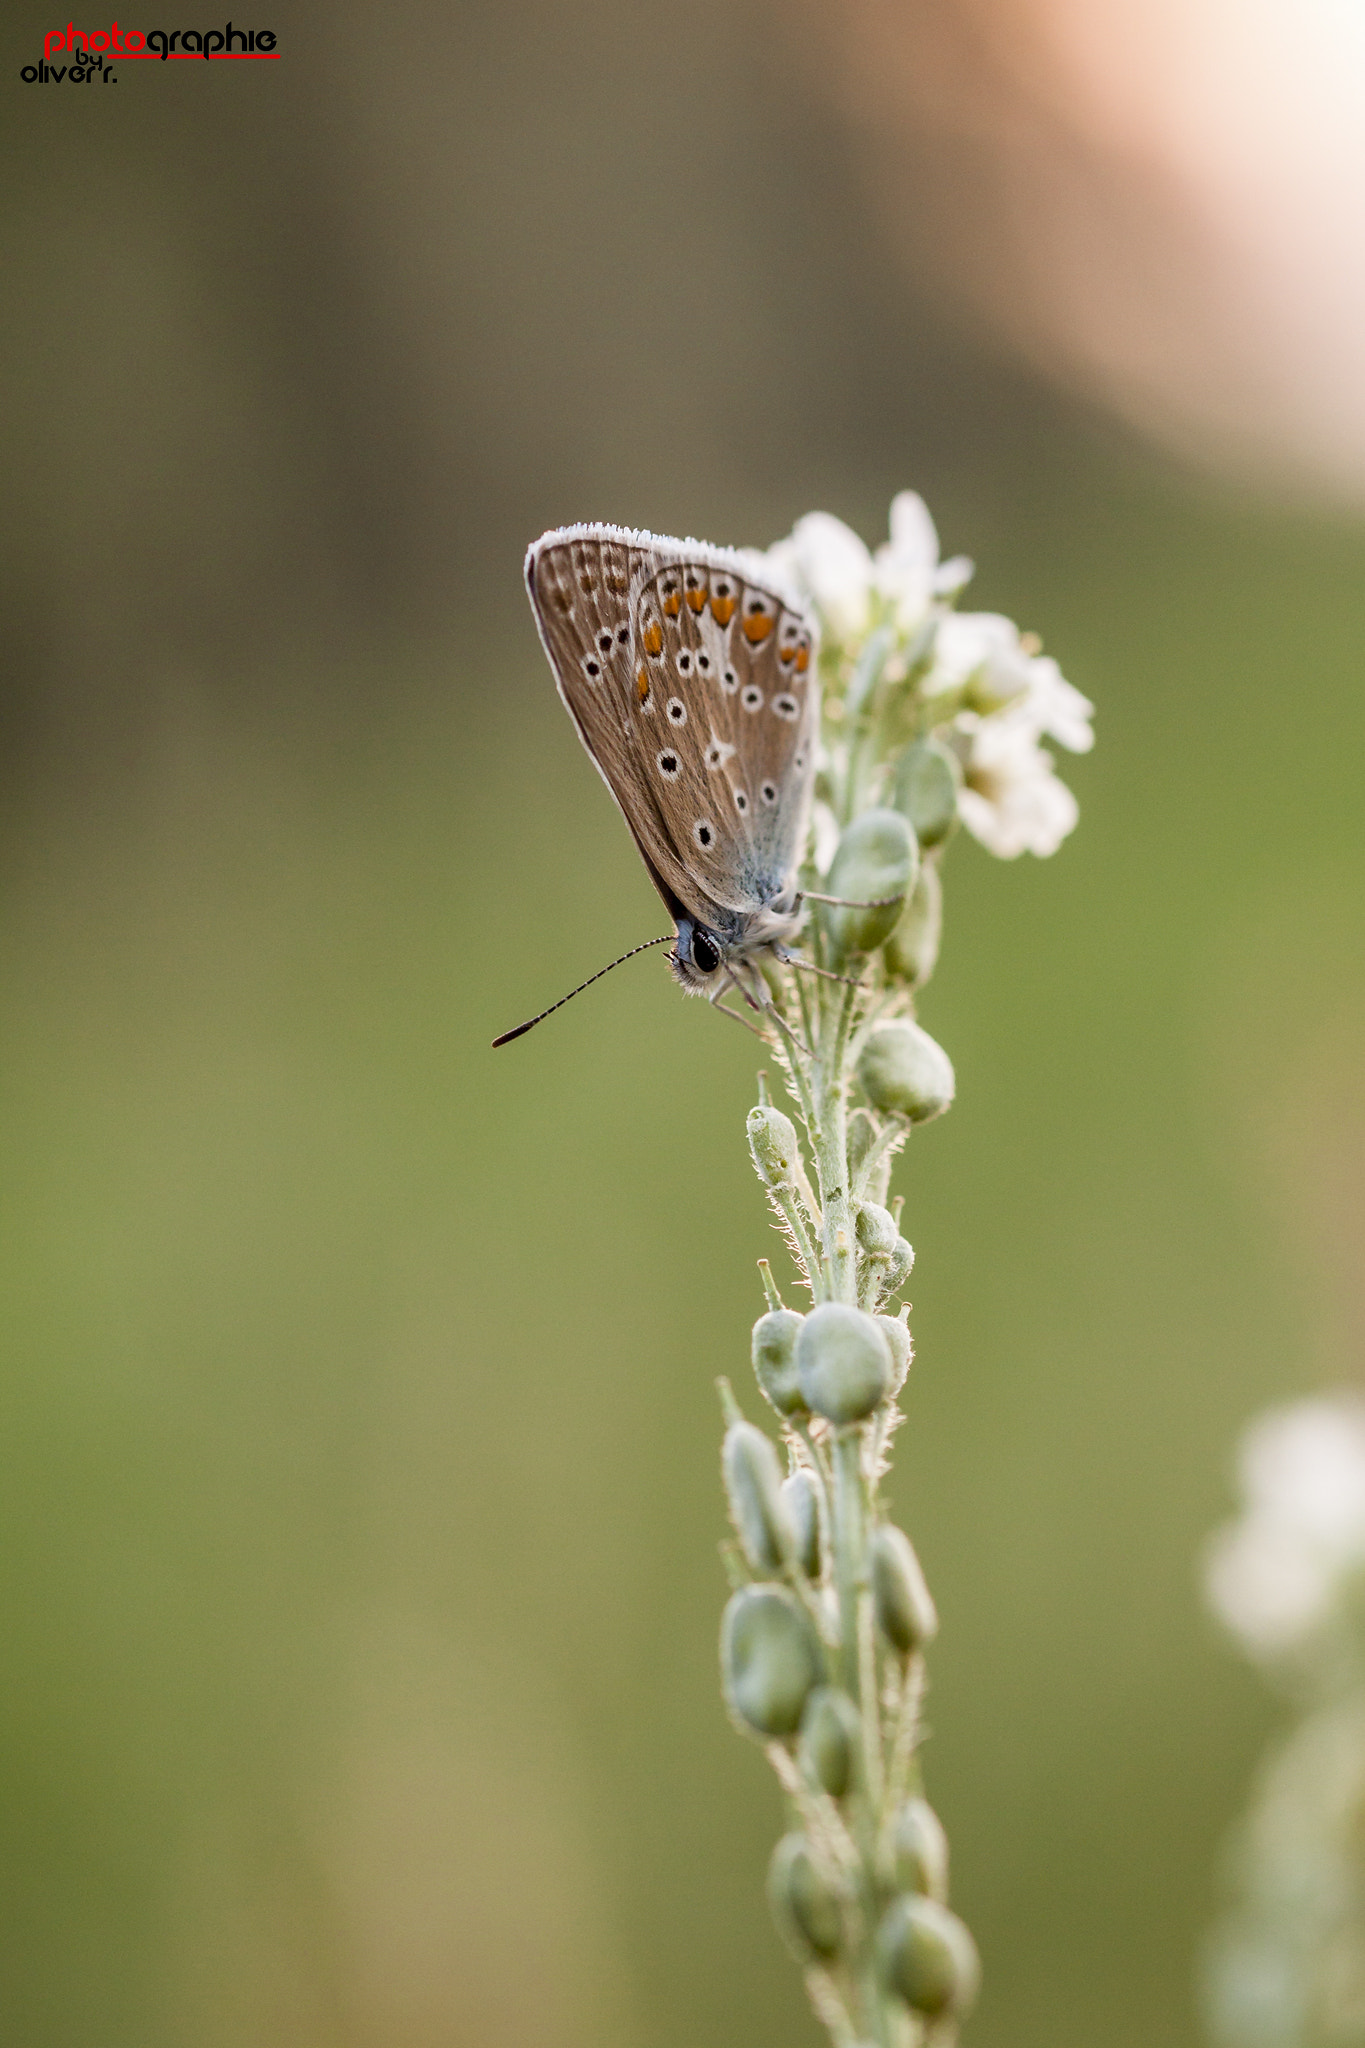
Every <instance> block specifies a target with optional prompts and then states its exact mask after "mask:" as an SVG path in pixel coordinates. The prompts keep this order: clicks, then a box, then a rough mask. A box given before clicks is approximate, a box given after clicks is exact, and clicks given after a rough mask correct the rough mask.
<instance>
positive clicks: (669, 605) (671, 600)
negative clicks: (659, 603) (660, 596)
mask: <svg viewBox="0 0 1365 2048" xmlns="http://www.w3.org/2000/svg"><path fill="white" fill-rule="evenodd" d="M664 610H665V611H666V612H667V614H668V616H669V618H670V619H676V618H677V616H678V613H679V612H680V611H681V610H682V592H681V591H680V590H670V592H669V593H668V596H667V597H666V598H665V599H664Z"/></svg>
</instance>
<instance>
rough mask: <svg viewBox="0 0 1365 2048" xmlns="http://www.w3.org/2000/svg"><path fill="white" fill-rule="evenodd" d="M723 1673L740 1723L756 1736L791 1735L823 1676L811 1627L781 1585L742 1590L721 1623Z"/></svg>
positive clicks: (733, 1711) (728, 1608)
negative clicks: (821, 1675) (816, 1683)
mask: <svg viewBox="0 0 1365 2048" xmlns="http://www.w3.org/2000/svg"><path fill="white" fill-rule="evenodd" d="M720 1669H721V1683H722V1685H723V1686H724V1688H725V1698H726V1700H727V1702H728V1704H729V1707H730V1711H731V1712H732V1713H733V1714H734V1715H735V1717H736V1719H738V1720H741V1721H743V1722H744V1723H745V1724H746V1726H747V1727H749V1728H751V1729H752V1730H753V1732H754V1733H755V1734H756V1735H791V1734H792V1733H793V1732H794V1731H795V1730H796V1729H797V1728H799V1727H800V1725H801V1713H802V1709H803V1708H804V1706H805V1704H806V1697H807V1695H808V1693H809V1692H810V1689H811V1687H812V1686H813V1685H814V1684H815V1682H816V1680H817V1678H818V1677H819V1676H820V1652H819V1648H818V1646H817V1644H816V1641H815V1637H814V1635H813V1634H812V1632H811V1627H810V1623H809V1622H808V1621H807V1620H806V1617H805V1615H804V1614H803V1613H802V1611H801V1609H800V1608H799V1607H798V1606H797V1604H796V1602H795V1600H793V1598H792V1596H791V1594H790V1593H788V1592H787V1591H786V1590H785V1589H784V1588H783V1587H781V1586H743V1587H741V1588H740V1590H739V1592H738V1593H734V1594H732V1595H731V1597H730V1601H729V1604H728V1605H727V1607H726V1609H725V1613H724V1616H723V1617H722V1620H721V1625H720Z"/></svg>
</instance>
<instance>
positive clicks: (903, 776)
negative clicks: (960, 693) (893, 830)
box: [892, 740, 962, 846]
mask: <svg viewBox="0 0 1365 2048" xmlns="http://www.w3.org/2000/svg"><path fill="white" fill-rule="evenodd" d="M961 787H962V769H961V767H960V765H959V763H958V759H957V756H956V754H954V753H951V752H950V751H949V749H948V748H947V747H945V746H941V745H940V744H939V742H938V741H937V740H916V741H915V743H914V745H913V746H910V747H907V748H906V750H905V752H904V753H903V754H902V755H901V758H900V762H899V765H898V766H897V769H896V779H895V782H894V784H893V785H892V789H893V795H892V801H893V802H894V803H895V806H896V809H897V810H898V811H899V812H901V814H902V816H904V817H906V818H908V819H909V820H910V824H911V827H912V829H913V831H914V834H915V837H916V839H918V841H919V843H920V845H921V846H941V845H942V844H943V841H944V840H945V839H946V838H947V837H948V834H949V833H950V832H951V831H952V829H953V826H954V825H955V824H956V823H957V793H958V791H959V790H960V789H961Z"/></svg>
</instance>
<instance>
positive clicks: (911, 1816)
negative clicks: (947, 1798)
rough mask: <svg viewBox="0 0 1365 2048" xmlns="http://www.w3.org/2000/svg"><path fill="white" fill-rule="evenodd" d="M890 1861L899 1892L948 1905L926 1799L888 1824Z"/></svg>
mask: <svg viewBox="0 0 1365 2048" xmlns="http://www.w3.org/2000/svg"><path fill="white" fill-rule="evenodd" d="M811 1697H812V1699H816V1698H818V1697H819V1695H818V1694H815V1693H812V1695H811ZM809 1717H810V1710H809V1708H808V1709H807V1719H809ZM891 1857H892V1867H893V1869H894V1871H895V1877H896V1883H897V1885H898V1887H899V1888H900V1890H901V1891H903V1892H922V1893H923V1894H924V1896H925V1897H926V1898H929V1899H937V1901H938V1903H939V1905H940V1906H945V1905H946V1904H947V1903H948V1837H947V1835H946V1834H945V1833H944V1831H943V1822H942V1821H941V1820H940V1819H939V1817H938V1815H937V1814H936V1813H935V1812H934V1809H933V1807H932V1806H931V1805H930V1804H929V1802H928V1800H927V1799H907V1800H906V1802H905V1804H904V1806H902V1807H901V1808H900V1810H899V1811H898V1813H897V1815H896V1818H895V1820H894V1821H893V1822H892V1824H891Z"/></svg>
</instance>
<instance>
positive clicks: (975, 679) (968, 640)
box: [924, 612, 1095, 754]
mask: <svg viewBox="0 0 1365 2048" xmlns="http://www.w3.org/2000/svg"><path fill="white" fill-rule="evenodd" d="M1035 644H1036V643H1035ZM969 684H970V685H971V691H972V696H973V698H974V700H975V701H976V703H977V705H978V706H979V708H980V709H981V710H983V711H988V712H989V711H992V710H997V709H1001V708H1008V709H1010V710H1011V711H1014V712H1017V713H1018V714H1019V715H1020V717H1021V720H1022V721H1023V722H1026V723H1027V724H1028V725H1030V726H1031V727H1032V730H1033V734H1034V737H1035V738H1041V737H1042V735H1043V734H1044V733H1046V734H1048V735H1049V737H1051V738H1052V739H1054V740H1057V741H1058V742H1059V743H1060V744H1061V745H1062V746H1064V747H1066V748H1067V749H1068V751H1069V752H1071V753H1073V754H1087V753H1089V751H1090V749H1091V747H1093V746H1094V744H1095V735H1094V733H1093V732H1092V731H1091V729H1090V721H1091V719H1092V718H1093V717H1094V715H1095V707H1094V705H1093V704H1092V703H1091V702H1090V700H1089V698H1088V697H1083V696H1082V695H1081V693H1080V691H1079V690H1077V689H1075V688H1074V687H1073V686H1072V684H1070V683H1069V682H1067V680H1066V678H1065V676H1064V675H1063V674H1062V672H1061V670H1060V669H1059V668H1058V666H1057V664H1056V662H1055V661H1054V660H1053V659H1052V657H1051V655H1047V654H1037V653H1034V652H1032V651H1031V650H1030V648H1029V647H1028V645H1027V643H1026V642H1025V640H1024V639H1023V638H1022V637H1021V635H1020V632H1019V628H1018V627H1017V626H1016V625H1015V623H1014V621H1013V619H1006V618H1002V617H1001V615H1000V614H999V613H998V612H949V613H948V614H947V616H946V617H945V618H944V619H942V620H941V621H940V623H939V628H938V636H937V638H936V640H935V643H934V666H933V669H932V671H931V672H930V674H929V676H928V678H927V679H926V681H925V685H924V688H925V692H926V694H928V695H932V696H938V695H941V694H942V693H943V692H944V691H947V690H954V691H956V690H964V689H966V688H967V686H968V685H969Z"/></svg>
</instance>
